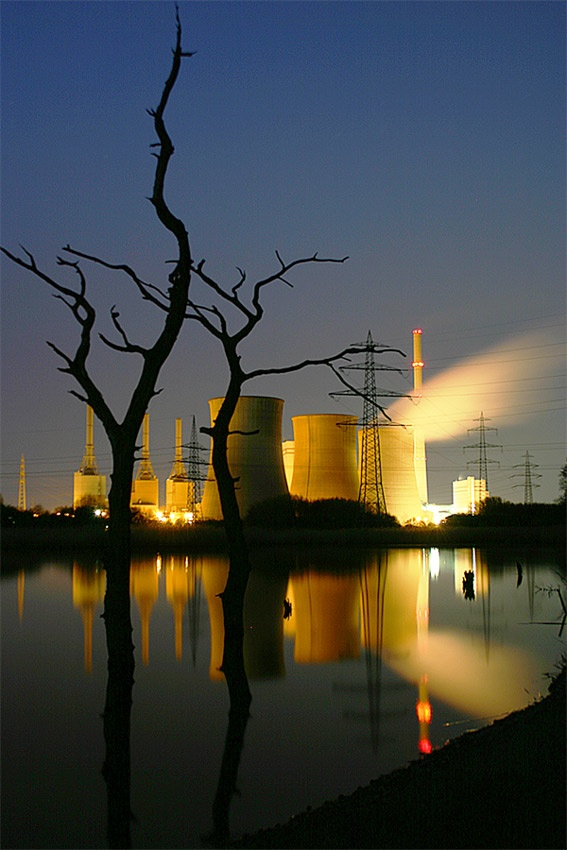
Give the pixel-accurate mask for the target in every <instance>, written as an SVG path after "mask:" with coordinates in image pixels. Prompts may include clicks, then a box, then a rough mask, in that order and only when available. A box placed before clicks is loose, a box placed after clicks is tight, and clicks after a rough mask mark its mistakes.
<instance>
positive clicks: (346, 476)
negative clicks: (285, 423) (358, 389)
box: [290, 413, 358, 502]
mask: <svg viewBox="0 0 567 850" xmlns="http://www.w3.org/2000/svg"><path fill="white" fill-rule="evenodd" d="M292 422H293V436H294V441H295V456H294V462H293V477H292V481H291V487H290V493H291V494H292V496H301V498H303V499H308V500H309V501H310V502H314V501H317V499H352V500H354V501H356V500H357V499H358V472H357V467H356V420H355V419H353V417H352V416H349V415H347V414H337V413H312V414H308V415H305V416H294V417H293V418H292Z"/></svg>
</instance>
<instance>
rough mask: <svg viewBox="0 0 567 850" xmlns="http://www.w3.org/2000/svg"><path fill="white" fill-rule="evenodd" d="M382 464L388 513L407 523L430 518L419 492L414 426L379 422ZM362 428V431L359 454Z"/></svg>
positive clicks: (359, 439)
mask: <svg viewBox="0 0 567 850" xmlns="http://www.w3.org/2000/svg"><path fill="white" fill-rule="evenodd" d="M376 430H377V432H378V440H379V444H380V465H381V469H382V487H383V490H384V501H385V503H386V513H388V514H390V515H391V516H394V517H396V519H397V520H398V522H401V523H405V522H409V521H410V520H414V519H418V518H419V519H429V518H430V517H431V514H430V513H429V512H428V511H426V510H425V509H424V508H423V506H422V504H421V498H420V495H419V489H418V484H417V476H416V470H415V462H414V449H415V444H414V429H413V428H411V427H409V426H404V425H378V426H376ZM362 434H363V432H362V431H359V432H358V445H359V455H360V450H361V441H362Z"/></svg>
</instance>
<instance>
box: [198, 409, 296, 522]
mask: <svg viewBox="0 0 567 850" xmlns="http://www.w3.org/2000/svg"><path fill="white" fill-rule="evenodd" d="M222 401H223V399H222V398H212V399H210V401H209V407H210V411H211V422H212V423H214V421H215V418H216V416H217V413H218V411H219V409H220V406H221V404H222ZM283 404H284V403H283V401H282V399H280V398H264V397H262V396H241V397H240V399H239V400H238V403H237V405H236V410H235V411H234V415H233V417H232V419H231V420H230V430H231V431H243V432H250V431H257V432H258V433H257V434H249V435H246V434H232V435H231V436H230V437H229V438H228V465H229V468H230V471H231V474H232V475H233V477H235V478H238V479H239V480H238V481H237V484H236V497H237V499H238V506H239V508H240V513H241V515H242V516H243V517H244V516H246V514H247V513H248V511H249V509H250V508H251V507H252V505H254V504H256V503H257V502H263V501H264V499H271V498H274V497H275V496H283V495H287V493H288V488H287V483H286V480H285V473H284V465H283V456H282V414H283ZM202 516H203V519H222V511H221V506H220V499H219V494H218V488H217V484H216V480H215V475H214V471H213V466H212V448H211V461H210V465H209V472H208V474H207V480H206V482H205V489H204V493H203V502H202Z"/></svg>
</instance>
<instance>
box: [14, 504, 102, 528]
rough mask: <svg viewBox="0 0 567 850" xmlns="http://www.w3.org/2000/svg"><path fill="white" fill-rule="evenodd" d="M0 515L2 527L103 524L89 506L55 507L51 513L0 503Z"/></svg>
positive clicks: (100, 518)
mask: <svg viewBox="0 0 567 850" xmlns="http://www.w3.org/2000/svg"><path fill="white" fill-rule="evenodd" d="M0 516H1V525H2V528H24V527H28V528H29V527H32V526H33V527H34V528H46V527H52V526H68V527H73V528H78V527H80V526H85V525H96V524H98V525H102V526H104V525H105V522H106V521H105V520H104V519H103V518H102V517H98V516H96V515H95V512H94V509H93V508H91V507H79V508H71V507H61V508H56V510H55V511H53V513H49V512H48V511H44V510H38V509H36V508H32V509H31V510H29V511H20V510H18V508H15V507H14V506H13V505H4V504H2V505H0Z"/></svg>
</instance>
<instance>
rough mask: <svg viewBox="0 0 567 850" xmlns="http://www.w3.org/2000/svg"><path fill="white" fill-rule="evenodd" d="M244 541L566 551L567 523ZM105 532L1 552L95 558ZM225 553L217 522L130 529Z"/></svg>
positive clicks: (62, 536) (263, 532)
mask: <svg viewBox="0 0 567 850" xmlns="http://www.w3.org/2000/svg"><path fill="white" fill-rule="evenodd" d="M246 537H247V540H248V544H249V546H250V549H251V550H254V549H258V548H263V547H269V546H378V547H381V548H387V547H388V546H392V547H393V546H395V547H398V546H408V547H415V546H418V547H421V546H433V547H438V548H443V547H449V548H454V547H458V546H465V547H468V546H495V545H497V546H506V547H512V546H516V545H529V546H535V547H543V548H548V547H552V548H555V547H565V543H566V527H565V525H550V526H529V525H524V526H498V527H496V526H494V527H470V526H469V527H467V526H456V527H451V528H444V527H435V528H416V527H396V528H337V529H316V528H303V529H293V530H287V529H286V530H272V529H261V528H248V529H247V530H246ZM106 539H107V538H106V534H105V531H104V528H102V527H97V526H82V527H79V528H69V527H67V528H61V527H57V526H53V527H51V528H49V527H44V528H28V527H21V528H2V532H1V548H2V552H3V553H10V554H13V553H14V552H18V553H22V552H25V551H38V550H43V549H49V550H50V551H51V552H54V551H55V552H67V553H75V554H81V553H85V552H88V553H90V554H95V555H96V556H97V557H102V556H103V555H104V549H105V544H106ZM226 550H227V546H226V539H225V535H224V530H223V527H222V524H221V523H218V524H208V523H203V524H202V525H198V526H194V527H189V528H179V529H170V528H161V527H158V528H156V527H151V526H150V527H148V526H134V527H133V529H132V552H133V553H134V554H138V553H145V552H158V551H159V552H187V553H191V552H199V553H207V552H225V551H226Z"/></svg>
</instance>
